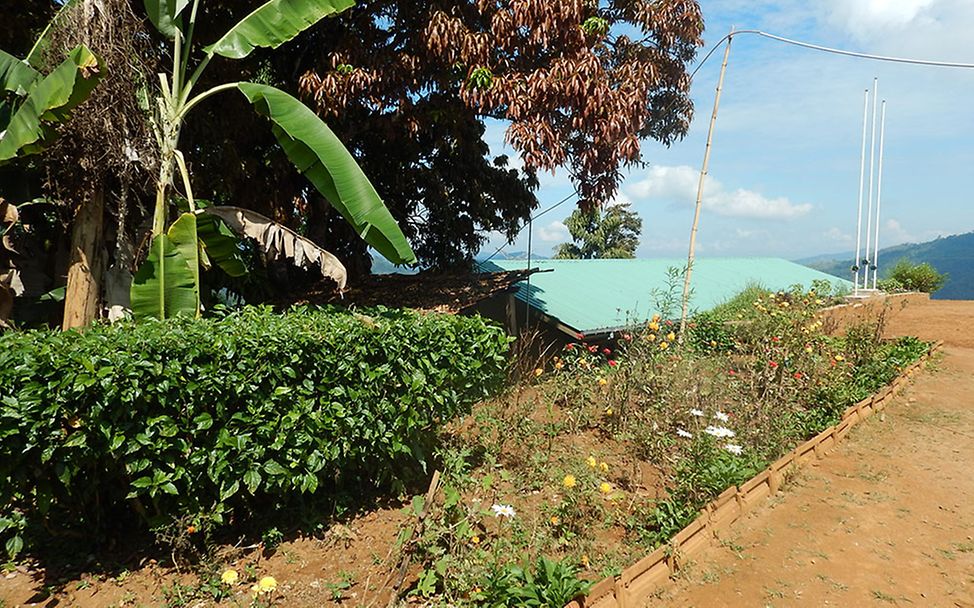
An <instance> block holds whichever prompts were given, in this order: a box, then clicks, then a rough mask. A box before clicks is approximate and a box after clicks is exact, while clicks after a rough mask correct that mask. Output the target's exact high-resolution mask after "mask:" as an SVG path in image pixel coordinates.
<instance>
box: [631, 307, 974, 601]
mask: <svg viewBox="0 0 974 608" xmlns="http://www.w3.org/2000/svg"><path fill="white" fill-rule="evenodd" d="M972 327H974V302H936V301H933V302H929V303H925V304H921V305H911V306H910V307H908V308H906V309H904V310H901V311H898V312H897V313H896V314H895V315H893V318H892V320H891V324H890V327H889V332H890V333H891V334H892V335H896V334H909V335H918V336H920V337H923V338H927V339H938V338H939V339H944V340H945V341H946V342H947V345H946V348H945V351H944V352H945V354H944V356H943V357H942V359H940V360H939V361H937V362H936V363H934V364H933V365H931V366H930V367H929V368H928V371H927V372H925V373H924V374H921V375H920V376H919V377H918V379H917V381H916V382H915V384H914V385H913V386H911V387H910V388H908V389H907V390H906V391H905V392H904V393H903V394H902V395H901V396H900V397H898V398H897V399H896V401H895V402H893V404H892V405H891V406H890V407H889V408H887V409H886V411H885V412H884V415H883V416H874V417H872V418H870V419H869V420H868V421H867V422H866V423H864V424H863V425H862V426H861V427H858V428H857V429H856V430H854V431H853V433H852V434H851V435H850V437H849V438H848V439H847V440H846V442H844V443H843V444H842V445H841V446H840V447H839V448H838V449H837V450H836V451H835V452H834V453H833V454H832V455H830V456H829V457H828V458H826V459H825V460H823V461H821V462H819V463H817V464H816V465H815V466H812V467H810V468H808V469H806V470H805V471H804V472H803V473H802V474H800V475H799V477H798V479H796V480H795V481H794V482H793V483H792V484H791V485H790V487H788V488H786V489H785V491H784V493H783V494H779V496H777V497H775V498H773V499H772V500H771V501H769V502H768V503H767V505H766V506H764V507H762V508H759V509H758V510H757V511H755V512H754V513H753V514H752V515H751V516H749V517H748V518H747V519H746V520H745V521H742V522H740V523H738V524H737V525H736V526H735V527H734V528H733V530H732V531H731V532H730V534H728V535H727V536H726V537H725V539H724V542H723V543H722V546H721V547H717V548H712V549H710V550H708V551H707V553H705V554H704V556H703V557H702V558H701V559H699V560H697V561H696V562H695V563H694V564H692V565H691V567H690V568H689V569H688V570H687V571H686V572H685V575H684V577H683V578H682V580H681V581H680V582H679V583H678V584H677V585H675V586H674V587H673V588H671V589H669V590H668V591H666V592H664V593H663V594H662V596H661V597H660V598H659V599H656V600H653V601H652V602H651V603H650V604H649V605H650V606H673V607H676V606H680V607H698V608H718V607H722V606H733V607H742V608H746V607H751V606H753V607H757V608H764V607H768V606H774V607H780V606H850V607H858V606H867V607H868V606H922V607H928V606H930V607H940V606H944V607H948V608H974V398H972V396H974V332H972V330H971V328H972Z"/></svg>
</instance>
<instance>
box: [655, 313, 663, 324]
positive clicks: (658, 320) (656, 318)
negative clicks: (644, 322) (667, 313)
mask: <svg viewBox="0 0 974 608" xmlns="http://www.w3.org/2000/svg"><path fill="white" fill-rule="evenodd" d="M661 319H662V317H660V316H659V315H658V314H657V315H653V323H659V322H660V320H661Z"/></svg>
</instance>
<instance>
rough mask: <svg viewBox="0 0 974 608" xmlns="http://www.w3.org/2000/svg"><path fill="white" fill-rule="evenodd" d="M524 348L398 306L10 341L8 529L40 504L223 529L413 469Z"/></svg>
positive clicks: (82, 515) (2, 373) (89, 523)
mask: <svg viewBox="0 0 974 608" xmlns="http://www.w3.org/2000/svg"><path fill="white" fill-rule="evenodd" d="M508 344H509V340H508V338H507V337H506V336H505V335H504V333H503V331H502V330H501V329H499V328H497V327H495V326H492V325H489V324H488V323H487V322H485V321H484V320H482V319H481V318H479V317H457V316H450V315H423V314H420V313H416V312H409V311H401V310H388V309H381V308H379V309H370V310H363V311H359V312H357V313H355V312H348V311H345V310H343V309H310V308H304V309H296V310H293V311H292V312H289V313H287V314H283V315H282V314H275V313H273V312H272V311H271V310H270V309H267V308H248V309H244V310H242V311H240V312H236V313H232V314H228V315H226V316H223V317H221V318H212V319H202V320H192V319H177V320H170V321H167V322H161V323H160V322H142V323H139V324H132V323H121V324H116V325H111V326H107V325H102V326H96V327H92V328H90V329H88V330H87V331H85V332H84V333H83V334H81V333H77V332H66V333H58V332H52V331H32V332H13V333H7V334H3V335H0V506H2V507H3V509H2V514H0V536H6V537H7V538H6V540H7V548H8V550H10V551H11V552H13V553H16V551H17V550H19V549H20V543H21V541H20V536H19V533H18V531H19V530H22V529H23V527H24V525H25V521H27V520H30V519H32V518H37V517H38V516H44V517H46V518H48V519H50V518H52V517H53V518H56V519H57V520H64V521H68V520H70V521H71V522H72V523H73V524H74V525H75V526H76V527H85V528H86V529H88V530H97V529H101V528H103V527H104V526H103V524H104V523H105V521H104V520H105V519H106V518H110V517H113V515H112V513H117V512H118V511H120V510H121V511H124V512H129V513H131V512H132V511H135V512H138V513H139V514H140V515H141V516H142V520H143V521H144V522H146V523H148V524H157V523H159V522H165V521H174V520H176V519H178V518H181V517H186V516H199V517H203V518H205V519H206V520H207V521H210V522H215V523H216V524H217V525H219V524H221V523H224V522H225V521H227V518H228V516H229V515H230V514H234V516H235V517H239V516H240V515H241V514H245V515H246V514H252V513H255V512H257V511H260V510H261V509H264V510H266V509H268V508H279V507H280V506H281V505H285V504H289V503H293V501H294V500H295V498H296V497H298V498H300V497H301V496H302V495H304V496H307V495H313V494H315V493H316V492H317V493H321V492H324V491H325V490H327V489H329V488H331V489H334V488H335V487H339V486H342V485H343V484H349V483H351V484H360V483H361V482H362V481H363V480H365V481H366V482H367V483H369V484H375V485H379V486H388V484H390V483H392V482H399V481H402V480H403V479H405V478H407V477H408V476H409V475H410V474H415V473H416V472H417V470H419V469H421V468H422V467H424V466H425V464H426V461H427V459H428V458H429V455H430V451H431V448H432V447H433V443H434V442H435V438H436V434H437V429H438V427H439V426H440V425H441V423H442V422H443V421H445V420H447V419H450V418H453V417H455V416H457V415H458V414H461V413H464V412H466V411H467V410H468V409H469V407H470V405H471V404H472V403H473V402H475V401H477V400H479V399H482V398H483V397H485V396H487V395H488V394H489V393H490V392H491V391H492V390H493V389H495V388H496V387H497V386H499V383H501V382H502V381H503V378H504V373H505V369H506V358H505V355H506V352H507V348H508ZM4 528H7V530H6V532H4V530H3V529H4Z"/></svg>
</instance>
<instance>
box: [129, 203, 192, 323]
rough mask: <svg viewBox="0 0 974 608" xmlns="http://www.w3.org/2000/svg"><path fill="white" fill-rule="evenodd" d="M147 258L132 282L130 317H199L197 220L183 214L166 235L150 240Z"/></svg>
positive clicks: (189, 214)
mask: <svg viewBox="0 0 974 608" xmlns="http://www.w3.org/2000/svg"><path fill="white" fill-rule="evenodd" d="M151 247H152V248H151V249H150V251H149V257H148V258H147V259H146V261H145V263H143V264H142V266H141V268H139V270H138V272H136V273H135V277H134V278H133V280H132V291H131V296H132V313H133V314H134V315H135V317H136V318H137V319H145V318H149V317H152V318H156V319H160V320H163V319H169V318H171V317H174V316H176V315H179V314H190V315H198V314H199V309H200V287H199V285H200V280H199V274H200V261H199V245H198V244H197V238H196V216H195V215H193V214H192V213H184V214H182V215H181V216H179V219H177V220H176V221H175V222H173V225H172V226H170V227H169V231H168V232H167V233H164V234H160V235H158V236H156V237H155V238H154V239H152V246H151Z"/></svg>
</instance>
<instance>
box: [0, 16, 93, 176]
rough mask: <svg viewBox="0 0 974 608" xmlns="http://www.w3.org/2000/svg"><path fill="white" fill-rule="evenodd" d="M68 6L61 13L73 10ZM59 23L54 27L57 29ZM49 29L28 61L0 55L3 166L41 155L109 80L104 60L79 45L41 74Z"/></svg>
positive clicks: (0, 147)
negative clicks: (58, 128) (100, 83)
mask: <svg viewBox="0 0 974 608" xmlns="http://www.w3.org/2000/svg"><path fill="white" fill-rule="evenodd" d="M72 4H73V1H72V2H67V3H65V5H64V7H63V8H62V9H61V11H60V12H59V13H58V16H60V15H61V14H62V13H63V12H64V10H66V9H67V8H69V7H70V5H72ZM55 20H57V17H55V19H54V20H52V21H51V24H52V25H53V23H54V21H55ZM50 32H51V25H48V27H47V29H45V30H44V32H43V33H42V34H41V36H40V37H39V38H38V39H37V42H35V43H34V46H33V48H32V49H31V51H30V53H28V55H27V57H26V58H25V59H18V58H17V57H14V56H13V55H11V54H10V53H7V52H5V51H2V50H0V164H3V163H6V162H9V161H11V160H13V159H15V158H18V157H21V156H26V155H28V154H35V153H37V152H40V151H42V150H43V149H44V148H45V147H47V145H48V144H50V143H51V141H53V139H54V138H55V137H56V135H57V132H56V126H57V124H58V123H61V122H64V121H65V120H67V118H68V117H69V116H70V115H71V112H72V110H74V109H75V108H76V107H78V105H80V104H81V103H82V102H83V101H84V100H85V99H87V98H88V96H89V95H90V94H91V91H92V90H93V89H94V88H95V85H97V84H98V81H99V80H101V78H102V76H104V74H105V65H104V63H103V62H102V60H101V58H99V57H98V56H97V55H95V54H94V53H93V52H91V50H90V49H88V47H86V46H84V45H79V46H77V47H75V48H74V49H73V50H72V51H71V52H70V53H68V56H67V57H66V58H65V59H64V61H62V62H61V64H60V65H58V66H57V67H56V68H54V70H52V71H51V72H50V73H49V74H47V75H45V74H42V73H41V72H40V67H41V66H40V64H41V55H42V53H43V51H44V49H45V48H46V47H47V45H48V43H49V38H50Z"/></svg>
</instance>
